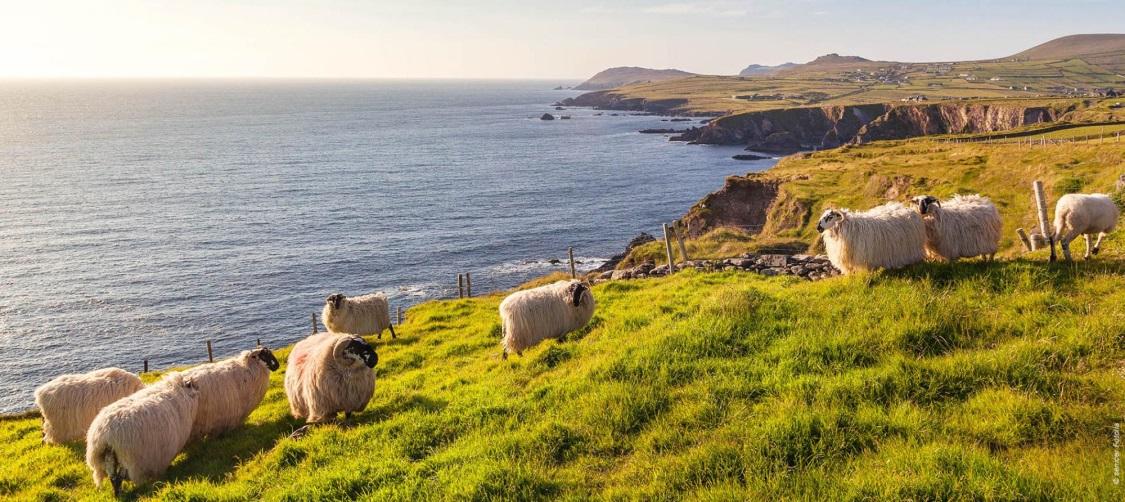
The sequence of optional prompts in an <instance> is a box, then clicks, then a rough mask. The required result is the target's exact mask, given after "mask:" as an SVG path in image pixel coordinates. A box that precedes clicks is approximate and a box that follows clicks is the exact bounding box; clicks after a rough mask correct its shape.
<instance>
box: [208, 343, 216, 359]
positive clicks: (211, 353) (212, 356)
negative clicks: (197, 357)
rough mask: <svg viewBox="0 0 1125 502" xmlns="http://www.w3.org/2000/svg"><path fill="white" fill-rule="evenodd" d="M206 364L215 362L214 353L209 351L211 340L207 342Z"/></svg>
mask: <svg viewBox="0 0 1125 502" xmlns="http://www.w3.org/2000/svg"><path fill="white" fill-rule="evenodd" d="M207 362H209V363H213V362H215V353H214V352H212V351H211V340H207Z"/></svg>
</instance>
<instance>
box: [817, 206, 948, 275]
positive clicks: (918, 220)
mask: <svg viewBox="0 0 1125 502" xmlns="http://www.w3.org/2000/svg"><path fill="white" fill-rule="evenodd" d="M816 230H817V231H818V232H821V234H822V236H823V237H824V246H825V248H826V250H827V251H828V260H829V261H831V262H832V265H834V266H835V267H836V268H838V269H840V271H841V272H843V273H844V274H851V273H854V272H858V271H863V270H874V269H880V268H888V269H889V268H900V267H905V266H907V265H911V264H914V263H918V262H920V261H922V259H923V256H924V251H923V246H924V244H925V241H926V225H925V224H924V223H923V222H922V217H921V216H920V215H919V214H918V212H916V211H914V210H912V209H910V208H908V207H906V206H904V205H902V204H900V203H898V202H890V203H887V204H883V205H882V206H878V207H875V208H872V209H869V210H867V211H863V212H853V211H849V210H847V209H829V210H826V211H825V212H824V214H822V215H821V217H820V221H818V222H817V224H816Z"/></svg>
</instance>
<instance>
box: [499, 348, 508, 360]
mask: <svg viewBox="0 0 1125 502" xmlns="http://www.w3.org/2000/svg"><path fill="white" fill-rule="evenodd" d="M500 359H503V360H505V361H507V360H508V351H506V350H505V351H504V352H501V353H500Z"/></svg>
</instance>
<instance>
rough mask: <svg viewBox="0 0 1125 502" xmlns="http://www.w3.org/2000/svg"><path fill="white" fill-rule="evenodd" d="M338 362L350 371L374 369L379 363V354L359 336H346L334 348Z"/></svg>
mask: <svg viewBox="0 0 1125 502" xmlns="http://www.w3.org/2000/svg"><path fill="white" fill-rule="evenodd" d="M332 352H333V355H335V358H336V361H338V362H339V363H340V364H341V365H342V366H344V367H345V368H349V369H354V368H359V367H360V366H361V365H362V366H367V367H368V368H374V367H375V365H376V364H378V363H379V354H376V353H375V349H374V348H372V347H371V345H370V344H368V343H367V342H366V341H365V340H364V339H362V338H360V337H358V336H345V337H341V338H340V340H338V341H336V346H335V347H333V351H332Z"/></svg>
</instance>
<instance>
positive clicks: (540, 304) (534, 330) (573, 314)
mask: <svg viewBox="0 0 1125 502" xmlns="http://www.w3.org/2000/svg"><path fill="white" fill-rule="evenodd" d="M594 307H595V303H594V295H593V294H592V293H591V292H590V287H589V286H587V285H586V284H584V283H582V282H580V281H576V280H568V281H558V282H555V283H552V284H548V285H545V286H540V287H537V288H533V289H527V290H523V291H517V292H515V293H512V294H510V295H508V297H507V298H505V299H504V301H503V302H500V320H501V322H502V323H503V333H504V336H503V339H502V340H501V345H503V347H504V352H503V355H504V357H505V358H507V357H508V354H510V353H512V352H515V353H516V354H521V353H522V352H523V350H524V349H526V348H528V347H531V346H533V345H536V344H538V343H539V342H541V341H543V340H546V339H548V338H558V337H560V336H563V335H565V334H567V333H569V332H571V331H574V330H576V329H578V328H581V327H582V326H585V325H586V323H587V322H590V318H591V317H593V315H594Z"/></svg>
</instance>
